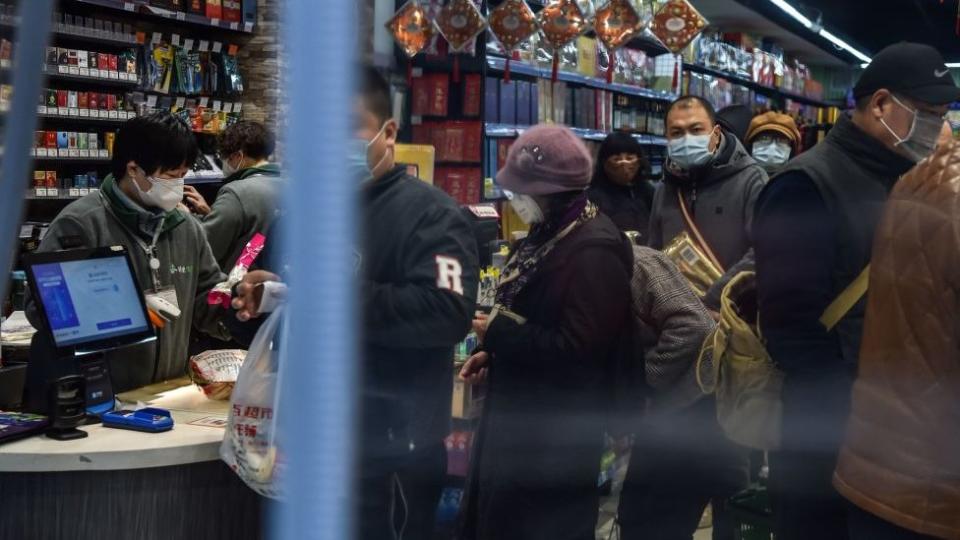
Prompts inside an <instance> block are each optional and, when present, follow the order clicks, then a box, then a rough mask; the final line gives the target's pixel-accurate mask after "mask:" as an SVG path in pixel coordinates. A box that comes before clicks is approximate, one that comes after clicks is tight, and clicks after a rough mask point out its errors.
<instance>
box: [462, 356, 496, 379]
mask: <svg viewBox="0 0 960 540" xmlns="http://www.w3.org/2000/svg"><path fill="white" fill-rule="evenodd" d="M489 363H490V353H487V352H484V351H481V352H478V353H477V354H475V355H473V356H471V357H470V359H469V360H467V363H466V364H464V365H463V368H462V369H461V370H460V379H462V380H463V381H466V383H467V384H480V383H482V382H484V381H485V380H487V369H488V368H487V365H488V364H489Z"/></svg>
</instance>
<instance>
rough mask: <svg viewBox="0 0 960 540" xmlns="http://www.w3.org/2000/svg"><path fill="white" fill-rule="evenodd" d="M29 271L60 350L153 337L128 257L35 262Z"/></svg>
mask: <svg viewBox="0 0 960 540" xmlns="http://www.w3.org/2000/svg"><path fill="white" fill-rule="evenodd" d="M65 253H68V252H65ZM30 271H31V274H32V277H33V284H32V285H33V287H34V291H35V294H36V296H37V298H36V301H37V302H38V303H39V304H40V307H41V309H42V310H43V311H44V313H45V314H46V319H47V323H48V324H49V327H50V332H51V334H52V335H53V340H54V343H55V344H56V346H57V347H58V348H59V347H76V346H82V345H88V344H91V343H95V342H110V341H113V340H116V339H118V338H122V337H124V336H133V335H145V334H150V333H151V329H150V326H149V325H150V322H149V321H148V319H147V315H146V310H145V309H144V305H143V298H142V294H141V292H140V289H139V287H138V286H137V284H136V280H135V279H134V276H133V273H132V271H131V268H130V265H129V263H128V261H127V257H126V255H125V253H124V252H122V251H121V252H119V253H112V254H109V255H106V256H99V257H96V256H94V257H89V258H84V259H82V260H59V261H49V262H35V263H34V264H31V265H30Z"/></svg>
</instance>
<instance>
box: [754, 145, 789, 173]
mask: <svg viewBox="0 0 960 540" xmlns="http://www.w3.org/2000/svg"><path fill="white" fill-rule="evenodd" d="M753 159H755V160H757V161H758V162H759V163H760V164H761V165H764V166H768V167H769V166H777V165H783V164H784V163H786V162H787V160H788V159H790V145H789V144H787V143H785V142H781V141H774V140H769V141H760V142H755V143H753Z"/></svg>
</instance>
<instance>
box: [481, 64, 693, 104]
mask: <svg viewBox="0 0 960 540" xmlns="http://www.w3.org/2000/svg"><path fill="white" fill-rule="evenodd" d="M506 65H507V60H506V58H502V57H499V56H488V57H487V67H488V68H489V69H490V70H491V71H495V72H498V73H503V72H504V71H506ZM510 73H511V74H518V75H527V76H530V77H539V78H541V79H549V78H551V76H552V73H551V70H549V69H541V68H539V67H536V66H531V65H530V64H527V63H524V62H519V61H511V62H510ZM557 80H560V81H564V82H569V83H574V84H582V85H584V86H590V87H592V88H599V89H601V90H609V91H611V92H616V93H618V94H626V95H628V96H639V97H642V98H647V99H654V100H658V101H673V100H674V99H676V98H677V96H675V95H674V94H671V93H669V92H661V91H659V90H651V89H649V88H640V87H639V86H631V85H628V84H617V83H612V84H608V83H607V81H605V80H603V79H598V78H596V77H587V76H585V75H581V74H579V73H569V72H566V71H560V72H559V73H558V74H557Z"/></svg>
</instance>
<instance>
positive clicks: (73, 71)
mask: <svg viewBox="0 0 960 540" xmlns="http://www.w3.org/2000/svg"><path fill="white" fill-rule="evenodd" d="M70 74H71V75H79V74H80V68H79V67H77V66H70Z"/></svg>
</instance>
